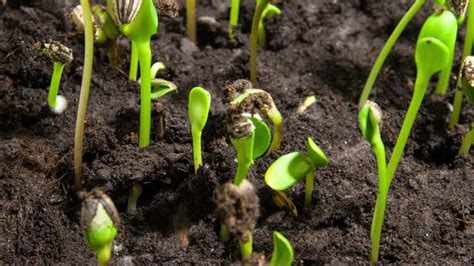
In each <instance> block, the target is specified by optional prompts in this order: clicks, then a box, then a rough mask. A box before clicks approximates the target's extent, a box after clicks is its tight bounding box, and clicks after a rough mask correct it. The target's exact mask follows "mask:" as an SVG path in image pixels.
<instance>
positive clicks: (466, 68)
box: [462, 56, 474, 87]
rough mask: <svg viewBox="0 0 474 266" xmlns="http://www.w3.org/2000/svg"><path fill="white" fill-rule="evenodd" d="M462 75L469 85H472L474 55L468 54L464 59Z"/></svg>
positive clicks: (473, 79) (473, 85)
mask: <svg viewBox="0 0 474 266" xmlns="http://www.w3.org/2000/svg"><path fill="white" fill-rule="evenodd" d="M462 75H463V78H465V79H466V81H467V82H468V83H469V85H471V87H474V56H468V57H466V59H464V63H463V67H462Z"/></svg>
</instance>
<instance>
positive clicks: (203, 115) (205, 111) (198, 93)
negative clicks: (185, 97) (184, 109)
mask: <svg viewBox="0 0 474 266" xmlns="http://www.w3.org/2000/svg"><path fill="white" fill-rule="evenodd" d="M210 107H211V94H209V92H208V91H206V90H205V89H203V88H201V87H195V88H193V89H192V90H191V92H190V93H189V107H188V114H189V121H190V123H191V134H192V136H193V158H194V172H195V173H197V170H198V169H199V166H201V165H202V152H201V135H202V130H203V129H204V126H206V122H207V117H208V115H209V108H210Z"/></svg>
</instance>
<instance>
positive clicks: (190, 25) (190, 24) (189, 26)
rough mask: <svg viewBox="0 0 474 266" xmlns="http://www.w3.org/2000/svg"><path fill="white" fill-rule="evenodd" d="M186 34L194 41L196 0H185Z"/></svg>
mask: <svg viewBox="0 0 474 266" xmlns="http://www.w3.org/2000/svg"><path fill="white" fill-rule="evenodd" d="M186 34H187V35H188V38H189V39H190V40H191V41H193V42H196V0H186Z"/></svg>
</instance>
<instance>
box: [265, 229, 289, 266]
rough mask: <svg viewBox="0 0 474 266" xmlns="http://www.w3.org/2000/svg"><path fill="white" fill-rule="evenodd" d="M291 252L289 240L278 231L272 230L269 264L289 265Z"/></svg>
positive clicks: (276, 265) (273, 265) (271, 265)
mask: <svg viewBox="0 0 474 266" xmlns="http://www.w3.org/2000/svg"><path fill="white" fill-rule="evenodd" d="M293 253H294V252H293V247H292V246H291V244H290V241H288V239H286V237H285V236H284V235H283V234H281V233H280V232H277V231H273V255H272V259H271V260H270V266H291V265H292V264H293V257H294V255H293Z"/></svg>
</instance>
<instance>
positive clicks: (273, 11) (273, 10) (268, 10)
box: [257, 0, 281, 47]
mask: <svg viewBox="0 0 474 266" xmlns="http://www.w3.org/2000/svg"><path fill="white" fill-rule="evenodd" d="M261 1H262V0H257V6H258V4H259V3H260V2H261ZM280 14H281V10H280V8H278V7H276V6H274V5H272V4H268V5H267V6H266V7H265V9H264V10H263V13H262V16H261V17H260V21H259V22H258V34H257V35H258V38H257V39H258V44H259V45H260V46H262V47H266V46H267V35H266V33H265V24H264V23H263V22H264V20H265V18H267V17H270V16H273V15H280Z"/></svg>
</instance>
